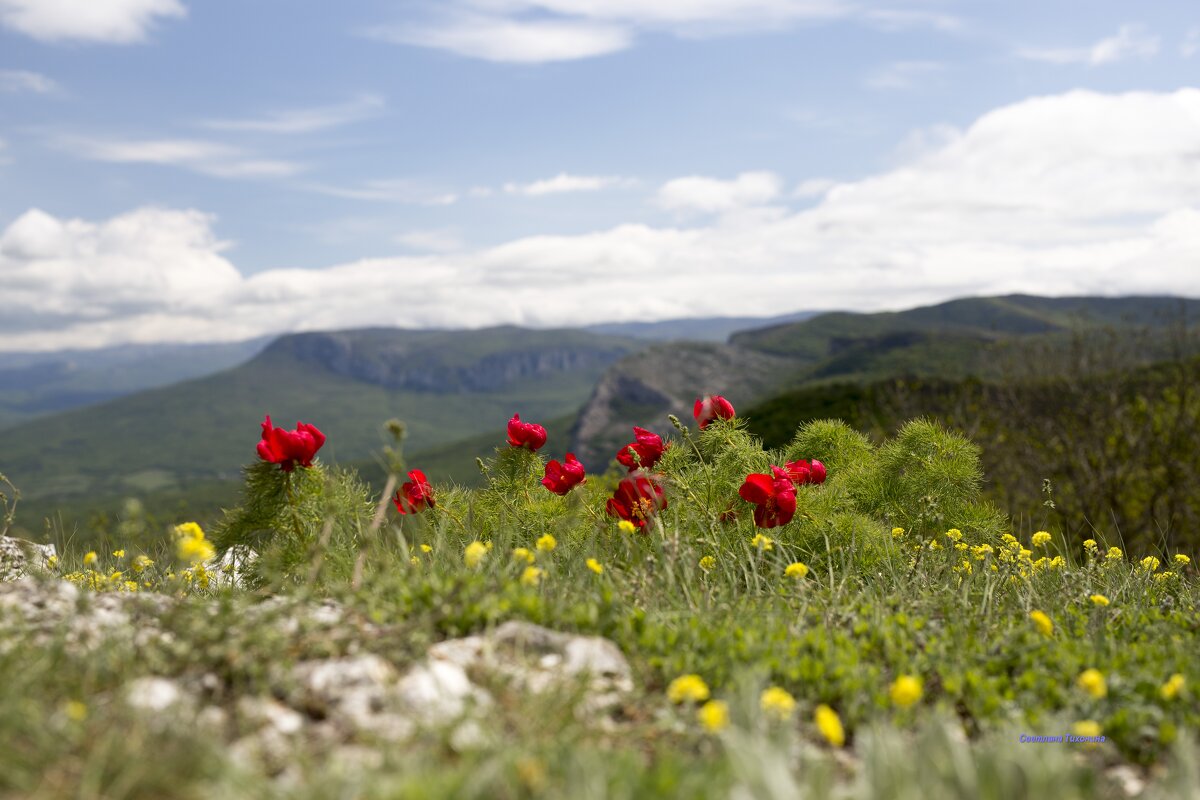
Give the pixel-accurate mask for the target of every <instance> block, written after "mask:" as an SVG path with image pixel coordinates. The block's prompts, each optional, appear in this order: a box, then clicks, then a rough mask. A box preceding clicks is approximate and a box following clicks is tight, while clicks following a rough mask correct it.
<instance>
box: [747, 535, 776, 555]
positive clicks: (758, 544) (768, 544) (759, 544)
mask: <svg viewBox="0 0 1200 800" xmlns="http://www.w3.org/2000/svg"><path fill="white" fill-rule="evenodd" d="M750 546H751V547H754V548H756V549H758V550H761V551H764V552H765V551H767V550H773V549H775V540H774V539H772V538H771V537H770V536H763V535H762V534H761V533H756V534H754V538H753V539H751V540H750Z"/></svg>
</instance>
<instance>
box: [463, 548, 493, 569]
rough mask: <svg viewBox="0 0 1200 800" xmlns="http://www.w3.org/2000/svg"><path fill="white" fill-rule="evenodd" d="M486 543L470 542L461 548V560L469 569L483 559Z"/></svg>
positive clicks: (485, 552) (476, 565)
mask: <svg viewBox="0 0 1200 800" xmlns="http://www.w3.org/2000/svg"><path fill="white" fill-rule="evenodd" d="M487 551H488V549H487V545H485V544H484V543H483V542H479V541H475V542H471V543H470V544H469V545H467V546H466V547H465V548H463V562H464V563H465V564H466V565H467V567H468V568H469V569H475V568H476V567H478V566H479V562H480V561H483V557H484V556H486V555H487Z"/></svg>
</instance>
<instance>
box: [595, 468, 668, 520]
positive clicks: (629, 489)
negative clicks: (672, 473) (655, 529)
mask: <svg viewBox="0 0 1200 800" xmlns="http://www.w3.org/2000/svg"><path fill="white" fill-rule="evenodd" d="M666 507H667V498H666V497H664V496H663V489H662V486H660V485H659V484H658V482H657V481H656V480H655V479H654V478H653V477H652V476H650V475H644V474H640V473H634V474H632V475H629V476H628V477H625V478H622V479H621V482H620V483H619V484H617V490H616V491H615V492H613V496H612V497H610V498H609V499H608V503H607V505H606V506H605V510H606V511H608V515H609V516H610V517H620V518H621V519H623V520H627V521H629V522H632V523H633V524H634V525H635V526H636V527H638V528H644V527H646V523H647V522H648V521H649V520H650V517H652V516H654V515H655V514H657V513H658V512H659V511H661V510H663V509H664V508H666Z"/></svg>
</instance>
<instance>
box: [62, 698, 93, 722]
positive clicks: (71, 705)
mask: <svg viewBox="0 0 1200 800" xmlns="http://www.w3.org/2000/svg"><path fill="white" fill-rule="evenodd" d="M63 713H64V714H66V715H67V719H69V720H71V721H72V722H83V721H84V720H85V719H87V715H88V707H87V706H86V705H84V704H83V703H81V702H79V701H78V700H68V701H67V703H66V705H64V706H63Z"/></svg>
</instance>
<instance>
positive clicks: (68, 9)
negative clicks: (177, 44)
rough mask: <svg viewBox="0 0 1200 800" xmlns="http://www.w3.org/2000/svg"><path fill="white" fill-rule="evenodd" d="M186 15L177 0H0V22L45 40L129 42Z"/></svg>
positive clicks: (139, 39)
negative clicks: (157, 25)
mask: <svg viewBox="0 0 1200 800" xmlns="http://www.w3.org/2000/svg"><path fill="white" fill-rule="evenodd" d="M186 15H187V9H186V8H185V7H184V6H183V4H182V3H181V2H179V0H0V25H3V26H4V27H6V28H11V29H12V30H15V31H18V32H20V33H23V34H25V35H26V36H31V37H33V38H34V39H38V40H41V41H44V42H57V41H85V42H103V43H107V44H130V43H133V42H140V41H143V40H144V39H145V38H146V35H147V34H148V33H149V32H150V30H151V28H153V27H154V24H155V23H156V22H158V21H159V20H160V19H170V18H178V17H184V16H186Z"/></svg>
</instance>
